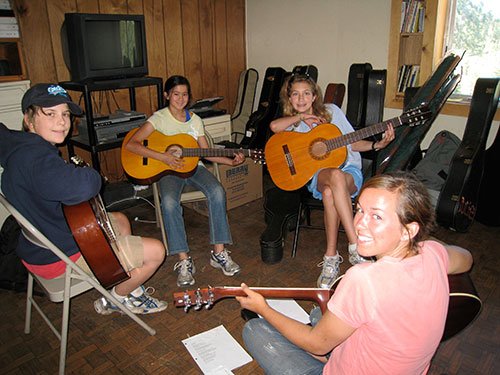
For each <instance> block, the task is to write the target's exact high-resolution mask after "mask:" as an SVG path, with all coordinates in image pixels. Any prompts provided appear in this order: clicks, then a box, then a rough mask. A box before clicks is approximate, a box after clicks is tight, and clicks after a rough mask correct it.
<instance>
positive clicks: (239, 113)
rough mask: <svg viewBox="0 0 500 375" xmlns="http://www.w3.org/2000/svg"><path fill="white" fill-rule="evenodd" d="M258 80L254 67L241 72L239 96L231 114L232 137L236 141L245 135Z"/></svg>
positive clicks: (239, 140)
mask: <svg viewBox="0 0 500 375" xmlns="http://www.w3.org/2000/svg"><path fill="white" fill-rule="evenodd" d="M258 81H259V73H258V72H257V70H255V69H253V68H250V69H247V70H244V71H242V72H241V74H240V79H239V83H238V98H237V100H236V105H235V106H234V111H233V113H232V115H231V126H232V128H233V132H232V138H231V139H232V141H233V142H235V143H239V142H241V140H242V139H243V137H244V136H245V129H246V125H247V123H248V120H249V119H250V115H251V114H252V112H253V105H254V101H255V91H256V89H257V82H258Z"/></svg>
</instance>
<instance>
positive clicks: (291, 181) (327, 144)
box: [264, 104, 432, 190]
mask: <svg viewBox="0 0 500 375" xmlns="http://www.w3.org/2000/svg"><path fill="white" fill-rule="evenodd" d="M431 116H432V112H431V111H429V110H428V108H427V106H426V105H425V104H422V105H420V106H419V107H417V108H414V109H411V110H408V111H406V112H404V113H403V114H402V115H401V116H399V117H395V118H393V119H390V120H387V121H384V122H381V123H378V124H375V125H371V126H368V127H365V128H362V129H359V130H357V131H354V132H352V133H348V134H344V135H343V134H342V132H341V131H340V130H339V128H337V127H336V126H335V125H333V124H322V125H318V126H317V127H315V128H314V129H312V130H311V131H310V132H308V133H296V132H289V131H284V132H281V133H277V134H274V135H273V136H272V137H271V138H270V139H269V141H268V142H267V144H266V147H265V150H264V152H265V155H266V164H267V169H268V171H269V174H270V175H271V178H272V180H273V182H274V183H275V184H276V186H278V187H279V188H280V189H283V190H297V189H299V188H301V187H302V186H304V185H305V184H306V183H307V182H308V181H309V180H310V179H311V178H312V176H313V175H314V173H316V171H318V170H320V169H321V168H338V167H339V166H341V165H342V164H343V163H344V162H345V160H346V157H347V148H346V146H347V145H349V144H351V143H354V142H357V141H360V140H362V139H365V138H368V137H370V136H372V135H375V134H378V133H382V132H384V131H386V130H387V126H388V125H389V124H392V126H393V127H394V128H396V127H398V126H401V125H403V124H408V125H409V126H416V125H419V124H421V123H422V122H424V121H426V120H427V119H429V118H430V117H431Z"/></svg>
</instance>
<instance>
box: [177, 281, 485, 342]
mask: <svg viewBox="0 0 500 375" xmlns="http://www.w3.org/2000/svg"><path fill="white" fill-rule="evenodd" d="M340 279H341V277H339V278H338V279H337V280H335V283H334V286H333V287H332V289H318V288H265V287H256V288H250V289H251V290H253V291H255V292H257V293H260V294H261V295H262V296H264V297H265V298H293V299H298V300H307V301H314V302H316V303H317V304H318V306H319V307H320V309H321V311H322V312H323V313H324V312H325V311H326V309H327V304H328V301H329V300H330V298H331V296H332V295H333V293H334V291H335V287H336V286H337V285H338V283H339V281H340ZM448 282H449V286H450V303H449V306H448V314H447V316H446V323H445V328H444V333H443V336H442V338H441V341H445V340H447V339H449V338H451V337H452V336H454V335H456V334H457V333H459V332H460V331H462V330H463V329H464V328H465V327H467V326H468V325H469V324H470V323H472V321H474V319H476V317H477V316H478V315H479V312H480V311H481V307H482V302H481V299H480V298H479V297H478V295H477V292H476V289H475V287H474V285H473V283H472V280H471V279H470V276H469V274H468V273H461V274H457V275H448ZM173 296H174V305H175V306H176V307H184V311H185V312H188V311H189V309H190V308H191V307H193V308H194V309H195V310H200V309H201V307H202V306H204V307H205V309H210V308H211V307H212V306H213V305H214V304H215V302H217V301H218V300H221V299H223V298H230V297H238V296H246V294H245V292H243V290H242V289H241V288H240V287H236V286H235V287H233V286H222V287H208V288H201V289H200V288H198V289H197V290H186V291H184V292H176V293H174V295H173Z"/></svg>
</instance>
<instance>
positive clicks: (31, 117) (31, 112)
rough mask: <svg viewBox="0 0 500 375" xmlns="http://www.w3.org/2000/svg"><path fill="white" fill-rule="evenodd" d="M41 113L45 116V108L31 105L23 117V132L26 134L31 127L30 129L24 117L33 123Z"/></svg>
mask: <svg viewBox="0 0 500 375" xmlns="http://www.w3.org/2000/svg"><path fill="white" fill-rule="evenodd" d="M39 112H42V113H44V114H45V112H44V111H43V108H42V107H40V106H38V105H30V106H29V107H28V108H26V111H25V113H24V116H23V130H24V131H25V132H29V131H30V127H29V123H26V121H25V120H24V117H25V116H27V117H28V121H29V122H33V121H35V116H36V115H37V114H38V113H39Z"/></svg>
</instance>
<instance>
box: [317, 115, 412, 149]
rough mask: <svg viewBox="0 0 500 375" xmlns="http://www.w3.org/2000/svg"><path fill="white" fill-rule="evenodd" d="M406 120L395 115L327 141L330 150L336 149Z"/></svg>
mask: <svg viewBox="0 0 500 375" xmlns="http://www.w3.org/2000/svg"><path fill="white" fill-rule="evenodd" d="M403 123H404V122H403V121H401V117H395V118H393V119H390V120H387V121H384V122H381V123H379V124H375V125H372V126H368V127H366V128H362V129H359V130H356V131H354V132H352V133H348V134H344V135H341V136H340V137H337V138H333V139H329V140H327V141H326V142H325V144H326V145H327V148H328V150H329V151H331V150H335V149H337V148H340V147H344V146H347V145H350V144H352V143H355V142H357V141H360V140H362V139H365V138H368V137H371V136H372V135H375V134H379V133H382V132H385V131H386V130H387V127H388V125H389V124H392V126H393V127H394V128H397V127H398V126H401V125H402V124H403Z"/></svg>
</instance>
